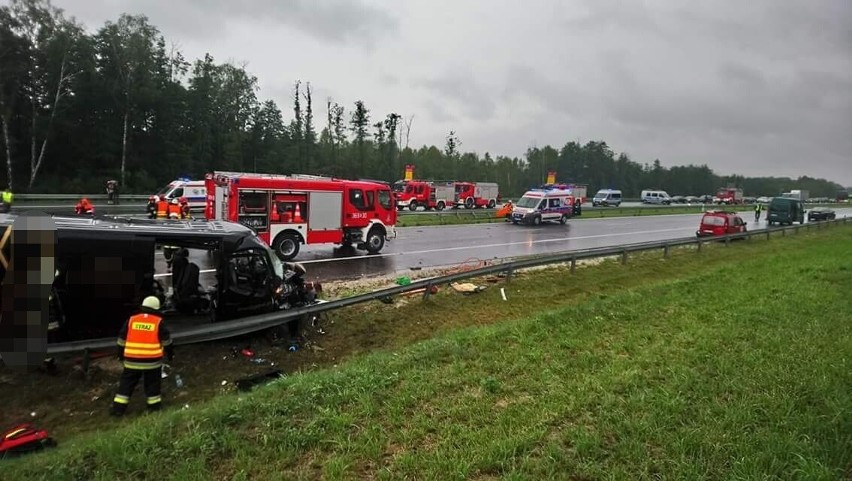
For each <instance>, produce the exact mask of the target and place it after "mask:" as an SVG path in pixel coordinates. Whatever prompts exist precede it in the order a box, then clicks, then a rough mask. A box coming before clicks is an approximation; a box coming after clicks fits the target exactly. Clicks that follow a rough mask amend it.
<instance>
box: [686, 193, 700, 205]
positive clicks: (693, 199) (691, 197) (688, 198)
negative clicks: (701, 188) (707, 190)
mask: <svg viewBox="0 0 852 481" xmlns="http://www.w3.org/2000/svg"><path fill="white" fill-rule="evenodd" d="M699 202H701V199H699V198H698V196H695V195H688V196H686V203H687V204H697V203H699Z"/></svg>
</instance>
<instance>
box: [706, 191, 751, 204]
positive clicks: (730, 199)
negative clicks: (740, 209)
mask: <svg viewBox="0 0 852 481" xmlns="http://www.w3.org/2000/svg"><path fill="white" fill-rule="evenodd" d="M713 203H714V204H719V205H721V204H726V205H733V204H742V203H744V200H743V190H742V189H740V188H737V187H719V188H718V189H717V190H716V196H715V197H713Z"/></svg>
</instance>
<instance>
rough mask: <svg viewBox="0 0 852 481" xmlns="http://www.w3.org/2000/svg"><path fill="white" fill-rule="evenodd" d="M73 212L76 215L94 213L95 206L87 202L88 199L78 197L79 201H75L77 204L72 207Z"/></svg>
mask: <svg viewBox="0 0 852 481" xmlns="http://www.w3.org/2000/svg"><path fill="white" fill-rule="evenodd" d="M74 212H75V213H76V214H77V215H94V214H95V206H93V205H92V203H91V202H89V199H87V198H85V197H83V198H82V199H80V202H77V205H76V206H75V207H74Z"/></svg>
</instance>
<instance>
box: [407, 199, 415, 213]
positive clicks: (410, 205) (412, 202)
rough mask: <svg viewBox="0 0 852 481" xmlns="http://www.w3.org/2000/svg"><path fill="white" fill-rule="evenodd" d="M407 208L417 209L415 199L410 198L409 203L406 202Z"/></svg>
mask: <svg viewBox="0 0 852 481" xmlns="http://www.w3.org/2000/svg"><path fill="white" fill-rule="evenodd" d="M408 210H410V211H412V212H414V211H415V210H417V201H416V200H412V201H411V203H410V204H408Z"/></svg>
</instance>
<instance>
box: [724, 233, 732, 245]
mask: <svg viewBox="0 0 852 481" xmlns="http://www.w3.org/2000/svg"><path fill="white" fill-rule="evenodd" d="M730 245H731V235H730V234H728V235H726V236H725V247H728V246H730Z"/></svg>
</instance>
